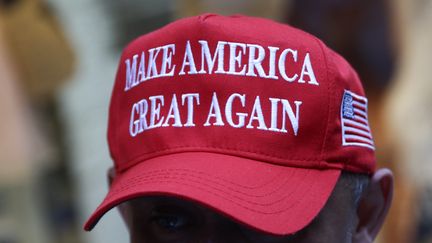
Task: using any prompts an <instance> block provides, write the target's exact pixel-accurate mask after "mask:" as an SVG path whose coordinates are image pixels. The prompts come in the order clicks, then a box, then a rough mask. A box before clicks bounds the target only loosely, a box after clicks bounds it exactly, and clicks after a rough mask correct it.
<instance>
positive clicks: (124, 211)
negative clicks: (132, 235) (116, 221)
mask: <svg viewBox="0 0 432 243" xmlns="http://www.w3.org/2000/svg"><path fill="white" fill-rule="evenodd" d="M115 177H116V173H115V169H114V168H110V169H109V170H108V173H107V179H108V185H109V187H111V185H112V183H113V181H114V179H115ZM117 209H118V211H119V213H120V216H121V217H122V219H123V222H124V223H125V224H126V227H127V228H128V229H130V227H131V226H132V216H131V213H130V210H129V206H128V204H127V203H122V204H120V205H118V206H117Z"/></svg>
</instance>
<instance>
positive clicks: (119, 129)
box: [108, 14, 375, 173]
mask: <svg viewBox="0 0 432 243" xmlns="http://www.w3.org/2000/svg"><path fill="white" fill-rule="evenodd" d="M364 96H365V95H364V91H363V88H362V86H361V83H360V80H359V78H358V76H357V74H356V73H355V71H354V70H353V69H352V68H351V66H350V65H349V64H348V63H347V62H346V61H345V60H344V59H343V58H342V57H340V56H339V55H338V54H336V53H335V52H333V51H332V50H330V49H329V48H328V47H326V46H325V45H324V44H323V43H322V42H321V41H320V40H318V39H317V38H316V37H314V36H312V35H309V34H307V33H305V32H302V31H300V30H298V29H295V28H293V27H290V26H287V25H283V24H279V23H276V22H273V21H270V20H265V19H260V18H252V17H244V16H231V17H224V16H218V15H210V14H208V15H202V16H198V17H191V18H186V19H182V20H179V21H176V22H174V23H172V24H169V25H167V26H165V27H164V28H162V29H160V30H157V31H155V32H152V33H149V34H146V35H143V36H141V37H139V38H137V39H136V40H134V41H133V42H131V43H130V44H129V45H128V46H127V47H126V48H125V50H124V51H123V54H122V57H121V61H120V64H119V68H118V72H117V75H116V81H115V84H114V89H113V93H112V99H111V105H110V114H109V124H108V141H109V147H110V152H111V156H112V158H113V159H114V163H115V166H116V169H117V171H118V172H119V173H121V172H122V171H124V170H127V169H128V168H130V167H131V166H133V165H136V164H137V163H140V162H142V161H145V160H146V159H149V158H153V157H157V156H161V155H165V154H171V153H180V152H186V151H188V152H190V151H197V152H198V151H200V152H214V153H221V154H229V155H235V156H240V157H246V158H251V159H254V160H259V161H263V162H268V163H274V164H280V165H286V166H293V167H304V168H317V169H324V168H340V169H344V170H349V171H353V172H364V173H370V172H372V171H373V170H374V167H375V159H374V150H373V142H372V138H371V136H370V130H369V126H368V122H367V115H366V117H362V122H361V123H358V124H357V123H354V124H357V125H359V126H348V125H346V124H351V123H350V122H351V121H354V118H356V114H355V111H357V110H358V109H357V110H356V108H355V107H356V104H357V103H362V102H363V105H364V106H363V108H364V109H363V108H362V109H360V112H362V111H364V113H365V114H367V113H366V108H365V107H366V106H367V100H365V98H363V97H364ZM350 97H351V101H350V99H349V98H350ZM353 97H354V98H356V97H358V99H359V100H360V101H361V102H357V103H356V101H355V99H354V103H353V101H352V100H353ZM353 104H354V105H353ZM344 111H345V113H344ZM350 111H351V113H350ZM350 114H351V115H350ZM362 114H363V113H362ZM345 121H346V122H345ZM354 122H355V121H354ZM345 123H346V124H345ZM344 124H345V125H344ZM347 126H348V127H347Z"/></svg>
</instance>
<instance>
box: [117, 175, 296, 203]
mask: <svg viewBox="0 0 432 243" xmlns="http://www.w3.org/2000/svg"><path fill="white" fill-rule="evenodd" d="M143 176H145V178H144V177H143ZM170 176H171V177H177V178H182V176H190V177H193V178H196V179H201V180H202V179H206V180H207V179H209V178H212V179H210V182H211V183H212V184H213V185H217V186H220V187H223V188H228V189H230V191H232V192H235V193H238V194H241V195H244V196H247V197H253V198H264V197H266V196H269V195H272V194H275V193H277V192H278V191H281V189H283V188H284V186H285V185H286V184H288V183H289V182H290V180H289V178H284V181H283V182H282V183H279V185H278V186H277V187H276V188H274V189H273V190H271V191H270V192H267V193H265V194H261V195H258V194H256V195H254V194H249V193H246V192H243V191H240V190H239V189H236V188H234V187H236V186H237V187H240V188H242V189H246V190H258V189H260V188H264V187H266V186H267V185H268V184H269V183H271V182H273V180H269V181H268V182H267V183H264V184H263V185H260V186H259V187H255V188H248V187H246V186H244V185H240V184H238V183H234V182H231V181H229V180H226V179H224V178H221V177H219V176H217V177H216V176H213V175H211V174H208V173H203V172H201V171H195V170H187V169H159V170H154V171H149V172H146V173H141V174H139V175H137V176H134V177H132V178H130V179H129V180H128V183H123V184H125V186H123V184H122V185H119V186H120V187H121V188H118V189H116V190H115V191H119V190H121V191H122V190H125V189H127V188H130V187H131V185H130V183H138V182H141V181H142V180H145V179H150V178H164V177H170ZM278 176H279V175H278ZM224 183H225V184H224ZM227 184H228V185H227ZM229 184H231V185H229ZM132 186H133V185H132ZM114 193H115V192H114ZM276 201H278V200H276ZM276 201H275V202H276Z"/></svg>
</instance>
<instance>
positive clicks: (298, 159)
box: [125, 146, 322, 168]
mask: <svg viewBox="0 0 432 243" xmlns="http://www.w3.org/2000/svg"><path fill="white" fill-rule="evenodd" d="M183 148H188V149H190V150H184V151H180V152H192V151H191V150H198V151H194V152H209V151H212V152H214V150H212V149H215V150H219V151H220V152H243V153H247V154H253V155H259V156H264V157H268V158H272V159H279V160H284V161H285V160H291V161H292V160H295V161H316V162H320V161H321V160H319V159H316V158H295V157H294V158H286V157H280V156H276V155H272V154H266V153H262V152H259V153H258V152H257V151H252V150H247V149H243V150H238V149H233V148H226V147H225V148H221V147H214V146H205V147H203V146H176V147H170V148H163V149H158V150H157V151H151V152H146V153H142V154H141V155H139V156H137V157H135V158H133V159H131V160H129V161H127V162H125V164H127V165H128V166H126V167H130V164H135V163H136V162H137V161H140V160H142V158H145V157H148V158H147V159H150V158H153V157H158V156H160V155H158V153H163V152H169V151H176V150H178V149H183ZM153 153H154V154H156V155H155V156H149V154H153ZM233 156H235V155H233ZM321 167H322V166H321V162H320V163H319V168H321Z"/></svg>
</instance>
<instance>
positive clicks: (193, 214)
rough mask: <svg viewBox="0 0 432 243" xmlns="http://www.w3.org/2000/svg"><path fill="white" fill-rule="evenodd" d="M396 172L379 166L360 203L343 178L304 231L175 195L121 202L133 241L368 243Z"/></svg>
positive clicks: (383, 213)
mask: <svg viewBox="0 0 432 243" xmlns="http://www.w3.org/2000/svg"><path fill="white" fill-rule="evenodd" d="M392 191H393V176H392V174H391V172H390V171H389V170H386V169H381V170H378V171H377V172H376V173H375V174H374V175H373V176H372V178H371V180H370V183H369V186H368V188H367V189H366V190H365V191H364V192H363V195H362V199H361V201H360V203H359V206H358V207H357V206H356V205H355V203H354V197H353V194H352V193H351V192H350V191H349V190H348V188H347V186H346V181H344V180H339V181H338V183H337V185H336V187H335V189H334V191H333V193H332V195H331V197H330V198H329V200H328V202H327V203H326V205H325V207H324V208H323V209H322V210H321V212H320V213H319V215H318V216H317V217H316V218H315V219H314V220H313V221H312V222H311V223H310V224H309V225H307V226H306V227H305V228H304V229H303V230H301V231H299V232H297V233H295V234H292V235H287V236H278V235H272V234H269V233H265V232H261V231H259V230H256V229H253V228H251V227H249V226H246V225H244V224H241V223H238V222H235V221H234V220H232V219H229V218H228V217H225V216H222V214H219V213H217V212H215V211H214V210H212V209H209V208H207V207H204V206H201V205H200V204H197V203H194V202H192V201H189V200H183V199H178V198H174V197H163V196H154V197H142V198H138V199H134V200H131V201H128V202H126V203H123V204H122V205H120V206H119V209H120V212H121V215H122V217H123V219H124V220H125V222H126V225H127V227H128V229H129V232H130V236H131V243H174V242H175V243H201V242H202V243H210V242H211V243H218V242H220V243H222V242H235V243H243V242H245V243H255V242H256V243H258V242H259V243H292V242H296V243H329V242H331V243H367V242H373V240H374V239H375V237H376V235H377V234H378V231H379V229H380V228H381V226H382V223H383V221H384V218H385V216H386V214H387V211H388V209H389V207H390V203H391V198H392Z"/></svg>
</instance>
